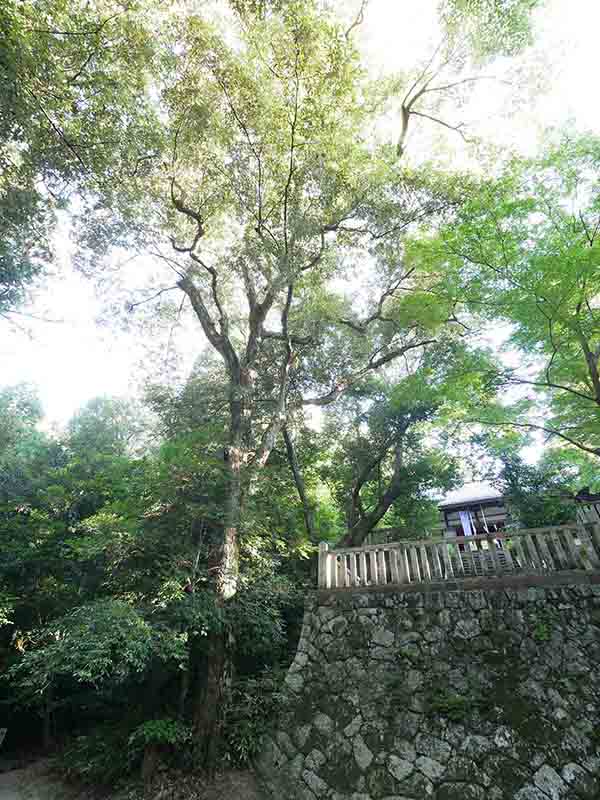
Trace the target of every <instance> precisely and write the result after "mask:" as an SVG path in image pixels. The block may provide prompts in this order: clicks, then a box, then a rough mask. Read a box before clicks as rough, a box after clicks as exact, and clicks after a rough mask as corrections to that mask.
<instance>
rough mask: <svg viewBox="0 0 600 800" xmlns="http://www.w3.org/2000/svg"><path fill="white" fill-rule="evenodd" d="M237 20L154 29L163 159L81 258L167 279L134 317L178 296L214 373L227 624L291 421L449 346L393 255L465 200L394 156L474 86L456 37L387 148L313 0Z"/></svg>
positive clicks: (414, 95) (212, 644)
mask: <svg viewBox="0 0 600 800" xmlns="http://www.w3.org/2000/svg"><path fill="white" fill-rule="evenodd" d="M239 10H240V12H241V14H240V15H239V16H235V17H234V18H233V20H231V19H230V20H229V26H228V27H226V28H225V29H223V27H222V26H221V27H219V26H214V25H211V24H209V23H208V22H207V21H206V19H205V18H203V17H202V16H199V15H190V16H182V17H181V18H180V19H178V20H175V21H174V20H170V22H169V24H168V25H167V26H166V28H163V29H160V30H158V29H157V33H156V36H155V46H156V47H157V48H158V50H159V56H160V58H157V61H156V63H157V64H160V65H161V67H162V71H161V70H157V71H155V72H154V73H153V75H152V77H151V79H150V80H149V81H148V87H149V89H148V90H149V92H150V96H151V97H152V100H153V102H154V103H155V104H156V106H157V120H158V121H157V125H158V129H159V133H157V135H156V137H155V139H156V141H158V142H162V149H161V151H160V157H157V158H155V159H151V160H149V161H148V162H145V164H144V169H143V170H142V169H140V170H135V171H133V172H132V173H131V174H129V175H128V176H127V179H126V180H125V179H122V180H119V181H118V182H111V181H110V180H108V179H106V176H105V175H102V179H101V180H99V181H98V182H96V184H94V186H93V192H92V193H91V194H90V195H88V196H87V202H86V205H85V211H84V215H83V217H82V219H83V223H84V224H83V226H82V237H81V240H80V241H81V245H82V248H83V247H85V248H87V252H88V255H90V264H91V265H92V266H93V268H94V269H95V270H96V271H99V272H101V274H104V275H106V274H110V273H102V269H101V267H102V262H101V259H100V255H101V254H102V253H105V252H107V251H110V250H111V249H112V250H114V249H115V247H118V248H122V249H126V250H127V251H128V252H129V253H132V251H133V253H134V254H135V255H146V256H147V257H148V256H151V257H152V258H153V259H154V264H155V265H157V269H159V268H160V265H162V267H163V268H164V269H165V270H166V271H167V274H168V275H169V280H168V281H167V280H165V282H164V283H160V284H158V283H157V284H155V285H153V286H152V287H151V288H149V289H148V291H147V292H146V294H145V295H144V296H142V297H141V298H135V299H134V301H131V302H130V303H129V306H128V307H129V309H130V310H132V311H133V310H135V309H137V308H138V307H139V305H140V303H141V302H143V301H144V300H145V299H147V300H152V299H156V298H158V299H159V300H161V301H162V300H163V299H164V297H165V295H166V293H167V292H169V291H174V292H178V293H179V294H180V297H181V299H180V300H178V302H177V306H178V307H179V310H180V311H181V310H182V309H189V310H190V311H191V313H192V314H193V316H194V317H195V320H196V322H197V324H198V325H199V330H200V331H201V335H200V336H199V339H198V346H199V348H201V347H203V346H204V344H205V342H208V343H209V345H210V346H211V347H212V348H213V349H214V351H215V352H216V353H217V354H218V356H219V357H220V359H221V362H222V370H223V385H224V386H225V388H226V397H227V414H228V417H227V424H226V441H225V449H224V454H225V459H224V460H225V474H226V481H225V489H224V493H223V503H222V507H221V509H220V519H221V523H222V524H221V527H220V528H219V529H215V531H214V532H213V541H212V547H211V553H210V557H209V572H210V575H211V579H212V582H213V586H214V591H215V596H216V598H217V604H218V605H221V606H223V605H225V604H226V603H227V601H228V600H230V599H231V598H233V597H234V596H235V594H236V591H237V588H238V583H239V534H240V528H241V526H242V525H243V519H244V517H243V511H244V504H245V501H246V500H247V498H248V497H250V496H251V495H252V493H253V492H254V490H255V486H256V482H257V479H258V477H259V475H260V474H261V473H262V472H263V470H264V468H265V465H266V464H267V462H268V459H269V456H270V454H271V453H272V451H273V448H274V445H275V443H276V441H277V439H278V437H279V436H281V435H282V434H283V433H284V431H285V430H286V427H287V424H288V421H289V420H290V419H291V418H292V417H294V416H295V415H298V414H300V413H301V412H302V411H303V410H306V409H308V408H310V407H325V406H328V405H329V404H331V403H333V402H334V401H335V400H337V399H338V398H339V397H340V396H341V395H343V394H344V392H346V391H348V390H349V389H350V388H353V389H354V388H356V387H359V386H360V385H361V384H362V383H363V382H364V381H365V380H367V379H368V378H369V376H371V375H373V374H375V373H377V372H378V371H380V370H383V369H387V368H388V367H389V366H390V365H391V364H393V363H399V362H400V359H405V360H406V363H407V365H409V364H410V359H411V358H412V357H413V356H414V355H415V354H419V353H421V352H423V351H424V350H425V349H426V348H428V347H429V346H431V345H433V344H434V343H435V342H436V341H437V340H438V338H439V337H440V335H443V336H445V337H446V338H452V337H453V336H454V335H458V333H457V332H458V331H461V330H462V328H461V326H460V323H459V322H458V320H457V317H456V314H455V299H454V298H453V297H447V298H446V299H444V300H440V299H439V298H437V297H434V296H433V295H432V294H431V291H430V289H431V284H432V282H435V281H437V276H436V275H432V274H431V272H430V270H429V269H428V266H427V264H425V267H424V268H422V267H421V265H420V264H419V263H416V262H415V263H413V262H411V263H408V262H407V261H406V259H405V252H404V245H403V236H404V235H405V233H406V232H407V231H410V230H413V231H415V230H416V229H417V227H418V226H419V225H423V224H425V222H427V221H433V220H436V221H438V222H439V221H440V220H441V219H443V218H444V216H446V215H450V214H451V213H453V211H454V209H455V208H456V207H457V206H458V205H460V203H461V202H463V200H464V196H465V193H466V191H467V187H468V181H467V180H466V179H465V178H464V177H460V176H454V177H448V176H440V175H437V174H435V173H434V172H433V171H432V170H431V169H427V170H423V171H417V170H414V169H411V168H410V167H408V166H407V165H405V164H403V163H401V162H399V161H398V157H399V154H402V153H403V151H404V149H405V138H406V130H407V125H408V123H409V120H410V119H411V117H415V116H416V117H417V118H418V117H427V118H428V120H427V122H428V124H430V123H432V122H433V123H435V122H438V121H439V120H438V119H437V117H433V116H432V115H431V114H428V112H427V109H428V108H429V107H428V106H427V107H426V108H424V106H423V105H422V103H423V102H425V101H424V98H426V97H436V98H438V97H440V96H443V95H444V92H445V91H453V90H455V89H456V88H457V86H459V85H461V86H469V85H470V84H471V83H472V80H473V78H472V76H469V77H465V78H464V80H463V79H461V78H460V77H459V76H455V77H453V79H452V81H451V82H450V84H449V85H445V84H444V81H443V79H442V75H441V72H440V69H441V68H446V67H447V66H448V65H451V64H454V60H453V59H454V53H455V47H454V43H455V37H456V32H454V34H453V36H449V37H448V39H447V40H445V41H444V43H443V45H442V46H441V49H438V51H436V54H435V58H438V57H439V56H441V67H435V68H432V67H431V65H432V63H433V60H430V61H429V62H428V63H427V64H426V65H425V67H424V68H420V69H419V70H417V72H416V75H413V76H412V77H407V78H406V80H405V86H404V101H403V102H402V113H401V115H400V116H401V119H400V120H399V122H398V129H397V132H395V134H394V137H393V141H390V142H383V143H380V141H379V140H380V138H381V137H380V133H379V129H378V125H379V122H380V121H381V120H382V119H383V118H385V116H386V114H387V113H388V111H389V108H390V105H391V103H392V101H394V100H395V98H396V96H397V94H398V82H397V81H390V82H385V81H383V82H379V83H378V84H373V83H372V82H371V81H370V80H369V78H368V76H367V75H366V73H365V70H364V69H363V68H362V66H361V64H360V60H359V57H358V52H357V49H356V47H355V45H354V43H353V38H352V34H353V30H355V29H356V26H354V25H351V26H350V27H348V26H347V25H341V24H340V23H339V22H338V21H336V19H335V18H334V17H332V16H331V15H330V14H329V13H327V12H325V11H323V10H321V9H320V7H319V4H318V3H316V2H309V1H308V0H303V1H302V2H301V1H300V0H292V2H289V3H286V4H283V5H282V10H280V9H279V8H278V7H277V5H276V4H274V5H271V4H252V3H250V4H241V6H240V9H239ZM358 21H360V15H359V18H357V22H358ZM453 37H454V38H453ZM461 63H463V62H461ZM436 103H437V101H436ZM436 107H437V106H436ZM429 110H431V109H429ZM441 122H442V124H443V120H441ZM82 252H83V250H82ZM407 369H408V370H409V371H410V366H407ZM208 648H209V656H208V677H207V684H206V687H205V690H204V691H203V693H202V694H200V695H199V696H198V699H197V702H196V730H197V739H198V747H199V751H200V752H203V753H208V754H210V752H211V750H212V748H213V747H214V742H215V741H216V737H215V734H216V732H217V730H218V717H217V710H218V708H219V705H220V703H221V700H222V697H223V692H224V690H225V677H226V671H227V670H226V665H227V652H226V640H225V637H224V636H223V635H222V633H220V632H218V631H217V632H213V633H212V634H211V636H210V637H209V641H208Z"/></svg>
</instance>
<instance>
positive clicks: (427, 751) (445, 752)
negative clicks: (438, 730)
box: [415, 733, 452, 764]
mask: <svg viewBox="0 0 600 800" xmlns="http://www.w3.org/2000/svg"><path fill="white" fill-rule="evenodd" d="M415 747H416V749H417V753H421V754H422V755H424V756H428V757H429V758H434V759H435V760H436V761H440V762H441V763H442V764H445V763H446V762H447V761H448V759H449V758H450V755H451V753H452V748H451V747H450V745H449V744H448V743H447V742H445V741H444V740H443V739H438V738H437V737H436V736H430V735H429V734H426V733H420V734H419V735H418V736H417V739H416V741H415Z"/></svg>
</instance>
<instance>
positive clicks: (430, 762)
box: [415, 756, 446, 781]
mask: <svg viewBox="0 0 600 800" xmlns="http://www.w3.org/2000/svg"><path fill="white" fill-rule="evenodd" d="M415 766H416V768H417V769H418V770H419V772H422V773H423V775H425V776H426V777H427V778H429V779H430V780H432V781H438V780H439V779H440V778H441V777H442V775H443V774H444V772H445V771H446V767H445V766H444V765H443V764H440V762H439V761H434V759H433V758H429V757H428V756H419V758H418V759H417V761H416V763H415Z"/></svg>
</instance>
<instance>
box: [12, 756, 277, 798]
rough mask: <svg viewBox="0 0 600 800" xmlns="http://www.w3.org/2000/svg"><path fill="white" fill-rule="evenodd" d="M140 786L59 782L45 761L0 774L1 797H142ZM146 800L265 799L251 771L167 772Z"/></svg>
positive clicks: (159, 779) (158, 780)
mask: <svg viewBox="0 0 600 800" xmlns="http://www.w3.org/2000/svg"><path fill="white" fill-rule="evenodd" d="M142 796H143V793H142V791H141V790H140V789H137V788H131V789H125V790H123V789H122V790H119V791H116V790H115V791H114V792H109V793H103V792H95V791H94V790H92V789H81V788H77V787H74V786H71V785H69V784H66V783H64V782H63V781H61V780H60V779H59V778H58V777H57V776H56V774H55V773H53V772H52V771H50V770H49V768H48V765H47V763H46V762H45V761H38V762H36V763H35V764H30V765H29V766H27V767H25V768H23V769H15V770H10V771H9V772H4V773H2V774H0V800H142ZM145 800H264V795H263V794H262V793H261V791H260V789H259V787H258V784H257V781H256V779H255V777H254V775H253V774H252V773H251V772H242V771H232V772H227V773H224V774H222V775H217V776H216V777H215V779H214V780H212V781H207V779H206V777H205V776H203V775H201V774H182V773H173V772H166V773H163V774H162V775H161V776H160V777H159V778H158V779H157V781H156V784H155V786H154V789H153V791H152V793H151V794H150V795H149V796H148V797H147V798H146V799H145Z"/></svg>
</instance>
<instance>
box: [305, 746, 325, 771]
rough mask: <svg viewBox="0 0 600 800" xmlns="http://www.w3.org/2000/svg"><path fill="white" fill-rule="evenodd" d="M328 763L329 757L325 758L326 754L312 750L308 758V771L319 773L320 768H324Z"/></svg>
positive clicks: (306, 762) (306, 763)
mask: <svg viewBox="0 0 600 800" xmlns="http://www.w3.org/2000/svg"><path fill="white" fill-rule="evenodd" d="M326 761H327V756H325V754H324V753H322V752H321V751H320V750H311V751H310V753H309V754H308V755H307V756H306V761H305V765H306V768H307V769H309V770H312V771H313V772H318V771H319V768H320V767H322V766H323V764H324V763H325V762H326Z"/></svg>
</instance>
